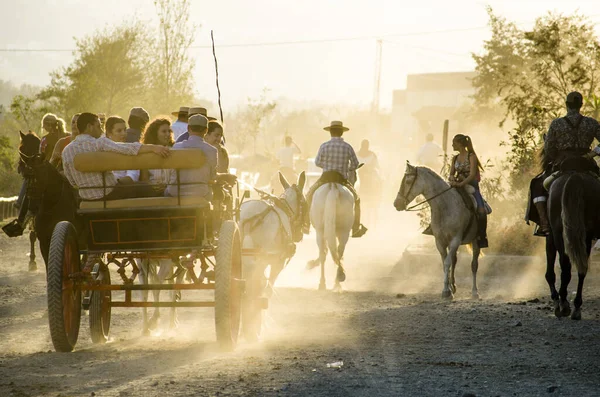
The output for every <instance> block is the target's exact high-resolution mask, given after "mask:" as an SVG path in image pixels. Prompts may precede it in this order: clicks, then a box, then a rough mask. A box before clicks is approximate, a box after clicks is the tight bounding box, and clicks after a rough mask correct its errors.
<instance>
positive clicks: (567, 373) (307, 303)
mask: <svg viewBox="0 0 600 397" xmlns="http://www.w3.org/2000/svg"><path fill="white" fill-rule="evenodd" d="M414 226H415V225H412V224H410V225H408V224H407V225H406V227H407V229H412V230H414ZM399 240H400V238H399V237H398V233H389V234H387V235H386V236H382V235H380V236H376V235H373V236H372V237H371V238H370V239H369V238H366V237H365V238H364V239H361V240H360V241H356V240H354V241H352V245H351V246H350V247H349V249H348V252H347V255H346V258H347V266H348V282H347V283H346V289H347V290H346V291H345V292H343V293H341V294H334V293H332V292H318V291H316V286H317V284H318V279H317V274H316V273H306V272H304V271H303V266H304V262H305V260H306V259H307V258H308V257H310V256H314V255H313V254H314V250H315V248H314V240H313V239H310V238H309V239H308V240H307V241H305V242H304V243H303V245H302V246H301V247H300V248H299V252H298V255H297V258H296V259H295V260H294V261H292V263H290V265H289V267H288V269H286V271H285V273H284V274H282V279H281V286H280V288H279V289H278V290H277V293H276V296H274V298H273V301H272V304H271V308H270V309H269V314H268V317H267V318H266V320H265V326H266V331H265V335H264V339H263V341H262V342H261V343H259V344H254V345H249V344H242V345H241V346H239V348H238V349H237V351H236V352H234V353H229V354H223V353H220V352H218V351H217V348H216V346H215V343H214V339H215V337H214V330H213V316H212V313H211V312H210V311H209V310H206V309H183V310H181V311H180V312H179V319H180V322H181V326H180V328H179V329H178V330H177V331H176V332H168V331H165V332H163V333H161V334H157V335H154V336H151V337H146V338H143V337H141V335H140V322H141V315H140V312H139V310H137V309H115V310H114V313H113V325H112V330H111V335H112V341H111V342H110V343H108V344H106V345H103V346H94V345H92V343H91V341H90V338H89V331H88V329H87V321H88V319H87V317H83V318H82V331H81V334H80V337H79V344H78V346H77V348H76V351H75V352H73V353H69V354H59V353H55V352H53V349H52V344H51V342H50V339H49V333H48V325H47V317H46V316H45V281H44V277H45V276H44V272H38V273H36V274H30V273H28V272H27V271H26V268H27V257H26V252H27V244H26V239H24V238H20V239H16V240H15V239H13V240H8V239H7V238H5V237H4V236H0V250H2V252H1V253H0V254H1V259H0V336H1V337H0V396H46V395H47V396H85V395H88V396H89V395H96V396H138V395H140V396H141V395H143V396H164V395H167V396H196V395H198V396H204V395H207V396H208V395H210V396H217V395H219V396H226V395H230V396H234V395H236V396H237V395H255V396H263V395H290V396H299V395H300V396H317V395H327V396H347V395H357V396H386V395H390V396H404V395H406V396H467V395H469V393H472V395H476V396H545V395H559V396H598V395H600V380H599V378H598V375H599V373H600V322H599V319H600V292H599V291H600V290H599V288H598V287H599V285H600V283H599V280H598V278H597V275H596V267H595V266H592V269H591V272H590V275H589V276H588V280H586V281H587V283H586V288H585V302H584V313H583V315H584V320H582V321H580V322H573V321H571V320H565V319H563V320H559V319H556V318H554V316H553V313H552V311H551V309H550V305H549V303H548V298H547V292H546V286H545V284H544V283H545V282H544V280H543V268H542V267H541V266H540V265H539V263H529V264H528V263H525V264H522V263H520V262H519V261H518V260H517V259H508V260H504V261H500V262H494V261H488V262H486V263H484V264H482V269H481V272H480V292H481V295H482V300H479V301H472V300H470V299H469V296H470V275H469V272H468V270H467V266H465V264H464V263H462V264H459V270H460V272H459V279H458V288H459V292H458V294H457V297H456V299H455V300H454V301H453V302H445V301H442V300H441V299H440V297H439V296H440V292H441V270H440V265H439V263H438V261H437V260H436V259H435V257H432V258H430V259H428V258H426V260H424V261H422V262H423V263H421V262H418V261H416V260H411V261H408V263H406V262H405V263H402V264H401V265H400V266H398V267H397V268H396V271H395V272H393V274H394V277H393V278H389V277H388V278H385V276H387V275H389V274H390V272H391V270H392V268H393V266H394V264H395V263H396V262H398V260H399V259H400V257H401V254H402V251H403V249H404V245H405V244H406V243H399V242H398V241H399ZM402 241H405V240H404V239H403V240H402ZM40 264H41V262H40ZM42 266H43V265H42ZM330 270H331V271H333V270H332V269H330ZM331 281H332V279H330V280H329V286H330V287H331ZM574 285H575V284H572V286H571V289H573V288H574ZM291 286H295V287H294V288H291ZM397 294H403V295H399V297H398V296H397ZM527 301H530V302H527ZM167 317H168V313H167V311H166V310H165V311H164V312H163V319H164V320H166V319H167ZM336 361H343V363H344V365H343V367H341V368H340V369H334V368H327V365H326V364H327V363H332V362H336Z"/></svg>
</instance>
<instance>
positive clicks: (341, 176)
mask: <svg viewBox="0 0 600 397" xmlns="http://www.w3.org/2000/svg"><path fill="white" fill-rule="evenodd" d="M323 129H324V130H325V131H329V133H330V134H331V139H330V140H329V141H327V142H325V143H323V144H322V145H321V147H320V148H319V152H318V154H317V157H316V158H315V165H316V166H317V167H319V168H322V169H323V173H322V174H321V177H320V178H319V180H317V181H316V182H315V184H314V185H312V186H311V187H310V190H309V191H308V194H307V195H306V200H307V202H308V208H310V206H311V204H312V196H313V194H314V193H315V192H316V191H317V189H318V188H319V187H320V186H322V185H324V184H326V183H332V182H333V183H339V184H341V185H343V186H344V187H346V188H347V189H348V190H350V192H351V193H352V194H353V195H354V224H353V225H352V237H355V238H356V237H362V236H363V235H364V234H365V233H366V232H367V228H366V227H364V226H363V225H362V224H361V223H360V198H359V197H358V194H357V193H356V190H355V189H354V184H355V183H356V170H357V169H358V158H357V157H356V153H355V152H354V149H353V148H352V146H351V145H350V144H349V143H347V142H345V141H344V138H342V135H343V134H344V132H346V131H348V130H349V128H347V127H345V126H344V123H342V122H341V121H332V122H331V124H330V125H329V126H327V127H325V128H323ZM309 212H310V211H306V216H307V217H310V214H309ZM306 224H307V225H310V220H309V219H307V222H306ZM304 232H305V233H308V230H304Z"/></svg>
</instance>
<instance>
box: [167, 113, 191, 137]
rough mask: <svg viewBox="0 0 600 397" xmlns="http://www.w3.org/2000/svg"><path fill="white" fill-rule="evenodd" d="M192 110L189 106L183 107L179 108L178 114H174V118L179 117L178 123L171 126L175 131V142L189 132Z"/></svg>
mask: <svg viewBox="0 0 600 397" xmlns="http://www.w3.org/2000/svg"><path fill="white" fill-rule="evenodd" d="M189 111H190V108H189V107H188V106H182V107H180V108H179V111H178V112H172V113H171V114H172V115H173V116H177V121H175V122H174V123H173V124H172V125H171V129H172V130H173V137H174V139H175V140H177V138H179V137H180V136H181V135H182V134H184V133H186V132H187V130H188V125H187V124H188V114H189Z"/></svg>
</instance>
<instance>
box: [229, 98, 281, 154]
mask: <svg viewBox="0 0 600 397" xmlns="http://www.w3.org/2000/svg"><path fill="white" fill-rule="evenodd" d="M268 93H269V90H268V89H267V88H265V89H264V90H263V92H262V94H261V96H260V97H259V98H248V103H247V105H246V107H245V108H244V109H243V110H241V111H239V112H238V114H237V115H236V116H235V117H234V118H232V120H231V122H230V123H228V124H230V125H231V126H232V128H231V129H232V130H233V131H235V135H234V136H233V137H231V138H230V139H231V141H232V143H233V145H234V146H235V147H236V149H237V150H238V153H241V152H242V151H243V150H244V148H245V147H246V143H247V140H248V139H251V140H252V151H253V154H256V153H257V142H258V137H259V135H260V134H261V132H264V129H265V125H264V124H265V121H266V120H267V119H268V118H269V117H270V116H271V115H272V114H273V111H274V110H275V107H276V106H277V104H276V103H275V102H273V101H270V100H269V99H267V95H268Z"/></svg>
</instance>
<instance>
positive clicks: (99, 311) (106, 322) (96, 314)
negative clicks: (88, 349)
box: [90, 262, 112, 343]
mask: <svg viewBox="0 0 600 397" xmlns="http://www.w3.org/2000/svg"><path fill="white" fill-rule="evenodd" d="M96 266H97V267H98V271H97V275H96V280H97V281H99V282H100V285H110V271H109V269H108V266H107V265H106V264H105V263H104V262H100V263H98V264H97V265H96ZM111 300H112V296H111V291H92V297H91V302H90V334H91V336H92V342H93V343H106V342H107V341H108V333H109V331H110V316H111V305H110V304H111Z"/></svg>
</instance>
